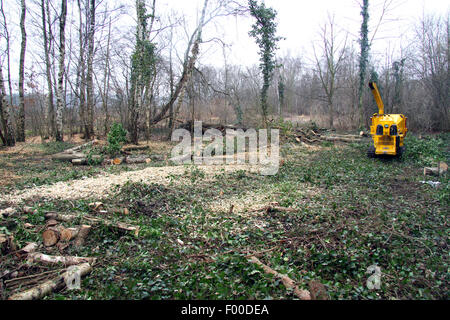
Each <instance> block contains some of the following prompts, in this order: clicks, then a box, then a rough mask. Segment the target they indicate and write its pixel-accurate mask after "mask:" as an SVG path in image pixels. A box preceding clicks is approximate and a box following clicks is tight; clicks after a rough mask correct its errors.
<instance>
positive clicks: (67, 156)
mask: <svg viewBox="0 0 450 320" xmlns="http://www.w3.org/2000/svg"><path fill="white" fill-rule="evenodd" d="M52 159H53V160H59V161H70V162H72V160H74V159H86V155H85V154H84V153H81V152H74V153H65V152H62V153H57V154H54V155H53V156H52Z"/></svg>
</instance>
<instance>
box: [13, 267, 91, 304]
mask: <svg viewBox="0 0 450 320" xmlns="http://www.w3.org/2000/svg"><path fill="white" fill-rule="evenodd" d="M74 268H75V272H77V273H78V274H79V275H80V277H83V276H85V275H87V274H88V273H90V272H91V271H92V266H91V265H90V264H89V263H83V264H80V265H78V266H75V267H74ZM72 274H73V271H71V272H69V271H66V272H64V273H63V274H61V275H58V276H57V277H56V278H54V279H51V280H48V281H45V282H44V283H41V284H39V285H37V286H35V287H33V288H31V289H29V290H26V291H24V292H19V293H16V294H14V295H12V296H10V297H9V298H8V300H37V299H41V298H43V297H45V296H46V295H48V294H50V293H51V292H53V291H54V290H57V289H59V288H62V287H64V285H65V279H69V277H70V276H71V275H72Z"/></svg>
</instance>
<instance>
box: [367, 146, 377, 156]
mask: <svg viewBox="0 0 450 320" xmlns="http://www.w3.org/2000/svg"><path fill="white" fill-rule="evenodd" d="M367 156H368V157H369V158H375V156H376V154H375V147H374V146H370V147H369V150H367Z"/></svg>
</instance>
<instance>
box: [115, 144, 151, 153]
mask: <svg viewBox="0 0 450 320" xmlns="http://www.w3.org/2000/svg"><path fill="white" fill-rule="evenodd" d="M148 149H150V146H138V145H134V146H126V147H122V151H123V152H130V151H142V150H148Z"/></svg>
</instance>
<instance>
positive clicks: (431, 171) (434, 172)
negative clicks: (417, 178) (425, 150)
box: [423, 167, 440, 176]
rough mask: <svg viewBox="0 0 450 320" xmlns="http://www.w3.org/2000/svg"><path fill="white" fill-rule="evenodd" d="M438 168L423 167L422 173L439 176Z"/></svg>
mask: <svg viewBox="0 0 450 320" xmlns="http://www.w3.org/2000/svg"><path fill="white" fill-rule="evenodd" d="M439 172H440V170H439V168H428V167H425V168H423V175H424V176H439Z"/></svg>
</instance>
